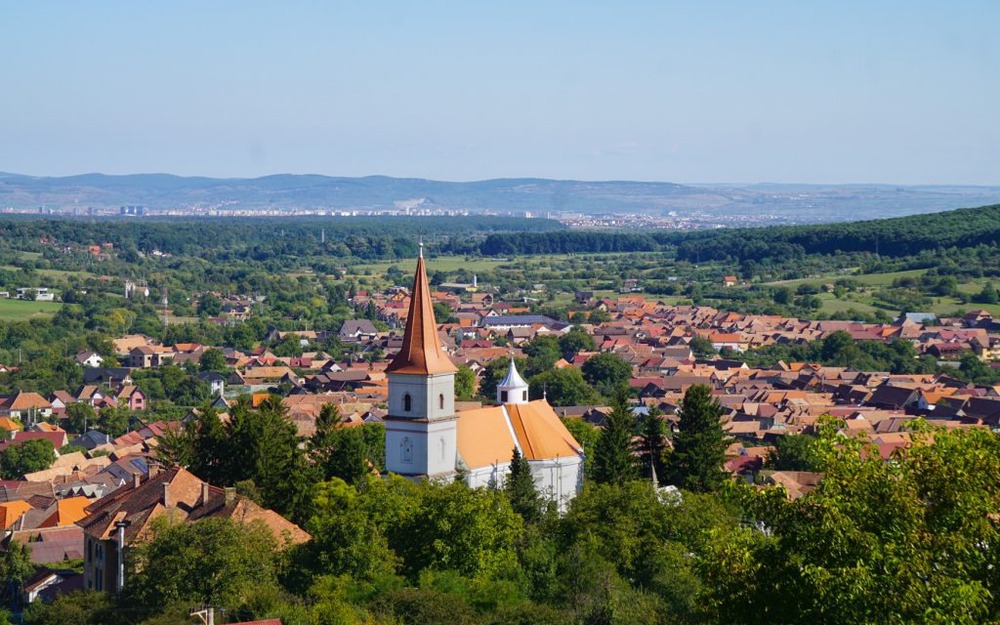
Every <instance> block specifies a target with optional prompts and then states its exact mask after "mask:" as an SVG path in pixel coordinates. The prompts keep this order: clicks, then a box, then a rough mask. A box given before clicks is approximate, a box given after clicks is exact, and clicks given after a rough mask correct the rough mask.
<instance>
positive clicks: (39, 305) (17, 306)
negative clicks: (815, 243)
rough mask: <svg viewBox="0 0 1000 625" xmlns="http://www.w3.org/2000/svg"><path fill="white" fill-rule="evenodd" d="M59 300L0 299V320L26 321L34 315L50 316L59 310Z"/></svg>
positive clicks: (60, 305) (60, 306)
mask: <svg viewBox="0 0 1000 625" xmlns="http://www.w3.org/2000/svg"><path fill="white" fill-rule="evenodd" d="M60 308H62V304H61V303H59V302H28V301H22V300H17V299H0V321H26V320H28V319H32V318H35V317H51V316H52V315H54V314H56V313H57V312H59V309H60Z"/></svg>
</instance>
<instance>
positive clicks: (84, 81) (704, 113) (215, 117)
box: [0, 0, 1000, 185]
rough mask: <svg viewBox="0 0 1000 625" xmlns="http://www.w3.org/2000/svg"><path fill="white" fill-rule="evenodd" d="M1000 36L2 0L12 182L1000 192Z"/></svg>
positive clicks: (958, 6)
mask: <svg viewBox="0 0 1000 625" xmlns="http://www.w3.org/2000/svg"><path fill="white" fill-rule="evenodd" d="M997 24H1000V2H997V1H996V0H984V1H981V2H976V1H972V0H968V1H965V0H954V1H952V2H940V1H937V2H924V1H921V0H908V1H898V2H897V1H891V0H880V1H877V2H871V1H861V2H854V1H849V0H844V1H840V2H820V1H818V0H817V1H802V0H789V1H785V2H777V1H773V2H772V1H766V0H759V1H746V0H740V1H733V2H722V1H717V2H712V1H708V0H706V1H704V2H690V1H685V2H673V1H667V0H660V1H650V2H642V1H631V0H617V1H616V2H607V1H602V2H597V1H595V0H574V1H566V2H562V1H555V0H553V1H544V0H535V1H518V0H508V1H504V2H484V1H477V0H465V1H458V0H453V1H451V2H438V1H435V0H419V1H417V2H413V1H406V2H403V1H400V2H389V1H378V0H366V1H356V2H350V3H347V2H336V1H324V2H305V1H295V0H286V1H282V2H277V1H275V2H255V1H252V0H240V1H238V2H237V1H233V2H226V1H221V0H220V1H213V2H196V1H184V0H172V1H171V2H135V1H134V0H130V1H121V2H118V1H113V0H102V1H100V2H76V1H73V2H70V1H66V2H55V1H46V0H32V1H31V2H23V1H21V0H0V171H5V172H14V173H22V174H31V175H39V176H61V175H71V174H80V173H88V172H101V173H108V174H129V173H152V172H163V173H172V174H178V175H186V176H190V175H200V176H215V177H255V176H261V175H267V174H275V173H316V174H326V175H335V176H365V175H374V174H382V175H390V176H399V177H416V178H433V179H438V180H453V181H462V180H483V179H489V178H504V177H540V178H560V179H575V180H650V181H666V182H678V183H709V182H719V183H722V182H729V183H755V182H800V183H817V184H840V183H867V182H872V183H890V184H984V185H996V184H1000V37H996V34H995V28H996V25H997Z"/></svg>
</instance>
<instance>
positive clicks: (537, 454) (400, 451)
mask: <svg viewBox="0 0 1000 625" xmlns="http://www.w3.org/2000/svg"><path fill="white" fill-rule="evenodd" d="M431 304H432V302H431V297H430V287H429V285H428V282H427V274H426V270H425V268H424V259H423V254H421V256H420V258H419V259H418V260H417V271H416V276H415V277H414V283H413V291H412V296H411V299H410V309H409V315H408V317H407V320H406V331H405V333H404V335H403V345H402V347H401V349H400V350H399V353H398V354H397V355H396V357H395V358H394V359H393V361H392V362H391V363H390V364H389V366H388V367H387V368H386V374H387V375H388V378H389V414H388V415H387V416H386V417H385V429H386V432H385V448H386V449H385V454H386V470H387V471H388V472H390V473H398V474H400V475H406V476H411V477H420V476H426V477H431V478H448V477H452V476H454V475H455V474H456V473H457V472H458V471H459V470H461V471H462V472H463V473H464V474H465V475H466V481H467V483H468V485H469V486H470V487H473V488H475V487H480V486H482V487H488V488H498V487H500V486H502V485H503V483H504V481H505V480H506V476H507V474H508V473H509V471H510V461H511V458H512V456H513V452H514V449H515V448H517V449H518V450H519V451H520V453H521V455H522V456H524V458H525V459H527V461H528V464H529V466H530V467H531V473H532V476H533V477H534V479H535V485H536V486H537V487H538V490H539V492H540V493H541V494H543V495H545V496H547V497H549V498H550V499H552V500H553V501H555V502H556V503H557V504H558V506H559V508H560V510H562V509H565V507H566V505H567V504H568V502H569V500H570V499H572V498H573V497H574V496H575V495H576V494H577V493H578V492H579V491H580V489H581V488H582V484H583V449H582V447H581V446H580V444H579V443H578V442H577V441H576V440H575V439H574V438H573V436H572V435H571V434H570V433H569V431H568V430H567V429H566V426H564V425H563V424H562V422H561V421H560V420H559V417H558V416H556V414H555V412H554V411H553V410H552V407H551V406H549V404H548V402H547V401H545V400H544V399H543V400H536V401H528V384H527V383H526V382H525V381H524V380H523V379H522V378H521V376H520V375H519V374H518V372H517V368H516V367H515V366H514V363H513V361H511V365H510V368H509V369H508V371H507V376H506V377H505V378H504V380H503V381H501V382H500V384H499V385H497V403H498V404H499V405H498V406H493V407H488V408H480V409H477V410H468V411H463V412H461V413H458V414H456V413H455V372H456V368H455V365H454V364H452V362H451V361H450V360H449V359H448V357H447V356H446V355H445V353H444V351H443V350H442V349H441V343H440V340H439V338H438V334H437V324H436V322H435V320H434V309H433V307H432V305H431Z"/></svg>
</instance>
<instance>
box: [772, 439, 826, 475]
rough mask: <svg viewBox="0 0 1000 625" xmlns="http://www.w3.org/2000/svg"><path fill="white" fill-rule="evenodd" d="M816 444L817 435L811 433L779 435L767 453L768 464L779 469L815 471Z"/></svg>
mask: <svg viewBox="0 0 1000 625" xmlns="http://www.w3.org/2000/svg"><path fill="white" fill-rule="evenodd" d="M815 444H816V437H815V436H812V435H810V434H790V435H788V436H779V437H778V440H777V441H776V442H775V444H774V449H773V450H771V452H770V453H768V455H767V466H768V468H771V469H776V470H778V471H815V470H816V468H817V459H816V453H815V451H814V450H813V447H814V446H815Z"/></svg>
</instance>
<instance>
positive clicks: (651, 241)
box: [479, 230, 674, 256]
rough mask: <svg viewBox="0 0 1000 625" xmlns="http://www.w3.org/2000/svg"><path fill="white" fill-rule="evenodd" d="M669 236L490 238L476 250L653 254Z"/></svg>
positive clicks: (492, 252)
mask: <svg viewBox="0 0 1000 625" xmlns="http://www.w3.org/2000/svg"><path fill="white" fill-rule="evenodd" d="M672 238H674V235H672V234H671V233H666V232H660V233H651V234H630V233H622V232H595V231H579V230H577V231H572V232H570V231H563V232H515V233H507V234H491V235H490V236H488V237H486V240H484V241H483V242H482V244H481V245H480V246H479V251H480V253H481V254H483V255H484V256H506V255H510V254H576V253H591V254H593V253H599V252H655V251H658V250H661V249H663V247H664V246H665V245H666V244H668V242H669V240H670V239H672Z"/></svg>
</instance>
